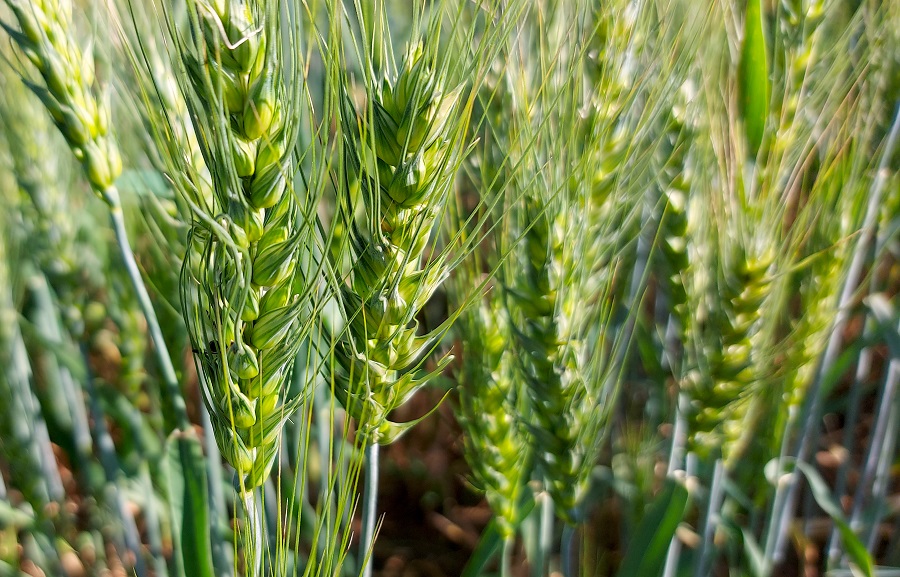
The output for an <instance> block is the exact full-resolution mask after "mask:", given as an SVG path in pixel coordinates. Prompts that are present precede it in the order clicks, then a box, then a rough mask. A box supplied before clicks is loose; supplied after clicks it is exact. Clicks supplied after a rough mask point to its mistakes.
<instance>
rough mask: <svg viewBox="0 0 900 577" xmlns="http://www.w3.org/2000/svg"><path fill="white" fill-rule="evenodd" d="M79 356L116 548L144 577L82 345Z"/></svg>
mask: <svg viewBox="0 0 900 577" xmlns="http://www.w3.org/2000/svg"><path fill="white" fill-rule="evenodd" d="M81 353H82V356H83V357H84V359H85V362H84V366H85V369H86V371H87V375H86V377H85V379H84V388H85V393H86V394H87V398H88V402H89V406H90V412H91V414H92V415H91V416H92V417H93V423H94V427H93V428H94V430H93V436H94V445H95V447H96V448H97V453H98V456H99V458H100V464H101V465H102V466H103V471H104V473H105V476H106V487H105V488H104V492H105V493H106V494H107V495H108V498H109V501H110V503H109V505H110V507H111V508H112V509H113V510H114V511H115V513H116V514H117V515H118V516H119V519H120V520H121V522H122V529H123V531H124V535H123V536H122V541H123V542H122V544H121V545H120V547H122V548H124V550H126V551H128V552H129V553H130V554H131V555H132V556H133V557H134V567H133V570H134V573H135V575H137V577H145V576H146V575H147V567H146V565H145V564H144V559H143V557H142V556H141V539H140V534H139V533H138V530H137V524H136V523H135V521H134V516H133V515H132V514H131V512H130V511H129V510H128V507H127V506H126V505H125V497H124V496H123V495H122V492H121V491H120V490H119V488H120V481H121V479H120V474H121V472H122V468H121V466H120V465H119V462H118V457H117V456H116V446H115V443H113V439H112V437H111V436H110V434H109V429H108V428H107V426H106V414H105V412H104V411H103V406H102V405H101V403H100V397H99V395H98V393H97V391H96V390H95V389H94V375H93V373H92V372H91V370H90V365H89V363H88V362H87V358H88V351H87V348H86V346H85V345H84V344H82V345H81Z"/></svg>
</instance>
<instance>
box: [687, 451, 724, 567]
mask: <svg viewBox="0 0 900 577" xmlns="http://www.w3.org/2000/svg"><path fill="white" fill-rule="evenodd" d="M724 476H725V466H724V464H723V462H722V459H716V464H715V468H714V469H713V478H712V483H711V485H710V488H709V503H708V504H707V508H706V519H705V520H704V528H703V539H702V540H701V542H700V543H701V545H700V554H699V555H698V558H697V564H696V565H695V566H694V577H703V575H709V555H710V551H709V550H710V548H711V545H710V543H712V541H713V537H714V536H715V532H716V526H717V524H718V521H719V508H720V507H721V506H722V501H723V497H724V494H723V485H724V483H723V477H724Z"/></svg>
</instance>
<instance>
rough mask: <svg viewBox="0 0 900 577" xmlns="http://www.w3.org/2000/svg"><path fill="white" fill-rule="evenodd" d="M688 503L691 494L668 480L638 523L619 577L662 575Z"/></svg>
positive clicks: (675, 482) (676, 483)
mask: <svg viewBox="0 0 900 577" xmlns="http://www.w3.org/2000/svg"><path fill="white" fill-rule="evenodd" d="M687 503H688V491H687V489H686V488H685V487H684V485H682V484H681V483H678V482H677V481H675V480H673V479H667V480H666V485H665V487H664V488H663V490H662V492H660V494H659V495H657V496H656V499H654V500H653V503H652V504H651V505H650V507H649V508H648V510H647V513H646V515H644V518H643V519H642V520H641V522H640V524H638V526H637V530H636V531H635V534H634V538H633V539H632V540H631V543H629V545H628V550H627V551H626V552H625V559H623V561H622V565H621V566H620V567H619V572H618V573H617V575H619V576H620V577H629V576H633V575H646V576H647V577H652V576H653V575H658V574H659V572H660V570H662V567H663V564H665V562H666V554H667V553H668V551H669V543H671V541H672V537H673V536H674V535H675V530H676V529H677V528H678V524H679V523H680V522H681V519H682V517H683V516H684V512H685V509H686V508H687Z"/></svg>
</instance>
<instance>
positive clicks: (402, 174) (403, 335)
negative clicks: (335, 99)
mask: <svg viewBox="0 0 900 577" xmlns="http://www.w3.org/2000/svg"><path fill="white" fill-rule="evenodd" d="M459 94H460V89H458V88H456V89H454V88H451V87H448V86H447V80H446V77H445V76H444V74H443V73H442V71H441V70H438V69H437V68H436V67H435V64H434V57H433V55H431V54H426V53H425V51H424V48H423V45H421V44H414V45H413V46H412V47H411V48H410V49H409V50H408V51H407V53H406V55H405V57H404V60H403V62H402V64H401V66H400V69H399V71H398V72H397V73H396V74H395V75H389V74H386V75H385V76H384V77H383V78H381V79H380V81H379V82H378V83H376V85H375V86H374V87H373V91H372V96H371V101H370V102H369V103H368V104H367V106H368V110H367V111H366V112H364V113H362V114H361V116H358V115H357V113H356V112H355V111H354V110H353V107H352V105H351V104H349V103H347V104H346V105H345V110H344V118H343V122H344V125H345V136H344V139H345V140H344V155H345V158H346V164H347V167H348V168H347V170H348V172H349V174H350V175H354V173H355V174H356V175H358V177H359V194H358V195H357V194H354V193H353V190H354V189H355V187H353V186H351V182H350V178H349V177H348V181H347V182H346V183H345V184H344V197H343V198H342V199H341V201H340V202H341V205H340V210H341V211H342V215H343V218H344V221H343V224H344V226H345V227H346V235H347V239H348V245H349V249H350V251H351V252H352V254H353V259H354V262H353V265H352V269H351V271H350V278H349V282H348V283H347V284H345V285H344V286H342V288H341V295H342V300H343V302H344V307H345V309H346V311H347V315H348V326H347V327H346V328H345V330H344V332H343V333H342V334H341V335H340V338H339V342H338V343H337V346H336V351H335V357H336V361H337V363H336V365H337V367H336V368H337V377H338V378H337V387H336V390H335V393H336V394H337V396H338V398H339V400H340V401H341V403H342V404H343V405H344V406H345V408H346V409H347V411H348V412H349V413H350V415H351V416H353V417H354V418H355V419H356V420H357V422H358V426H359V432H360V435H361V437H363V438H366V439H368V440H369V441H372V442H377V443H380V444H387V443H390V442H392V441H393V440H394V439H396V438H397V436H399V435H400V434H402V433H403V432H404V431H406V430H407V429H408V428H409V427H410V426H412V425H413V424H415V423H394V422H391V421H390V420H388V415H389V413H390V412H391V411H392V410H393V409H395V408H397V407H399V406H400V405H402V404H403V403H405V402H406V400H407V399H409V398H410V396H411V395H412V394H414V393H415V392H416V391H417V390H419V389H420V388H421V387H423V386H425V385H426V384H428V382H429V381H430V380H431V379H432V378H433V377H434V376H435V375H437V374H438V373H440V372H441V371H442V370H443V369H444V368H445V367H446V366H447V364H448V363H449V362H450V360H451V357H450V356H449V355H445V356H444V357H442V358H441V360H440V361H439V362H438V364H437V367H436V368H435V369H434V370H433V371H432V372H431V373H430V374H419V372H418V367H419V366H420V365H421V363H422V362H424V359H425V357H426V356H427V354H428V353H429V352H430V351H431V350H432V349H433V347H434V346H435V343H436V341H437V340H438V339H439V338H440V337H441V336H442V333H443V332H444V330H445V329H444V328H438V329H435V330H434V331H432V332H430V333H428V334H425V335H420V334H419V325H418V321H417V320H416V315H417V314H418V313H419V311H421V310H422V308H423V307H424V306H425V304H426V303H427V302H428V300H429V299H430V298H431V295H432V294H434V292H435V291H436V290H437V289H438V287H439V286H440V285H441V283H442V282H443V280H444V278H445V277H446V275H447V268H446V266H445V264H444V262H443V259H442V258H437V259H436V260H434V261H431V262H427V261H426V256H427V253H428V252H429V249H430V248H431V246H432V245H431V242H430V238H431V235H432V229H433V228H434V225H435V222H436V220H437V218H438V217H439V215H441V214H442V213H443V210H444V206H445V203H446V201H447V197H448V194H449V192H450V190H451V188H452V185H453V181H454V178H455V176H456V171H457V167H458V165H459V163H460V160H461V157H462V150H461V146H460V142H461V139H460V133H461V130H460V123H461V118H462V115H461V112H460V111H459ZM357 203H359V204H357ZM360 205H361V206H360ZM359 214H361V215H362V216H361V218H357V216H356V215H359Z"/></svg>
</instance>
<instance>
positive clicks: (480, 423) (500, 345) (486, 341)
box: [459, 292, 534, 538]
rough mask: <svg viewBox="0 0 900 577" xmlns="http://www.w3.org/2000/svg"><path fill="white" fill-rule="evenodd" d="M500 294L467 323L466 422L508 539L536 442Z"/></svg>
mask: <svg viewBox="0 0 900 577" xmlns="http://www.w3.org/2000/svg"><path fill="white" fill-rule="evenodd" d="M498 295H499V293H498V292H493V293H491V295H489V296H488V297H487V299H488V300H487V302H483V303H481V304H480V305H479V306H478V308H473V309H472V310H470V311H468V313H467V314H466V315H465V317H464V320H463V322H462V334H463V336H464V344H463V369H462V383H461V384H460V388H459V399H460V417H461V418H460V424H461V425H462V427H463V429H464V430H465V432H466V435H465V448H466V458H467V461H468V463H469V465H470V466H471V468H472V476H473V479H474V482H475V484H476V485H477V486H478V487H479V488H481V489H482V490H484V492H485V497H486V498H487V501H488V504H489V505H490V506H491V510H492V511H494V514H495V517H496V519H497V522H498V525H499V527H500V532H501V534H502V535H503V537H504V538H511V537H513V536H514V535H515V531H516V528H517V527H518V526H519V524H520V522H521V521H522V513H521V510H520V509H521V508H520V501H521V498H522V495H523V493H524V491H526V490H529V489H528V488H527V486H528V482H529V481H530V480H531V471H532V465H531V462H532V454H533V452H534V450H533V447H532V444H533V442H532V440H531V438H530V435H529V433H528V431H527V429H526V428H525V427H524V426H523V424H522V423H521V422H520V415H521V414H522V413H523V412H524V411H525V406H524V405H525V395H523V392H522V390H521V387H520V386H518V383H519V379H518V378H517V374H516V370H515V363H516V362H517V361H516V359H515V355H514V354H512V353H511V352H510V351H509V350H508V348H507V347H508V343H509V339H510V337H511V334H510V327H509V322H508V320H507V316H506V310H505V307H504V306H503V304H502V301H501V298H500V297H499V296H498Z"/></svg>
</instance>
